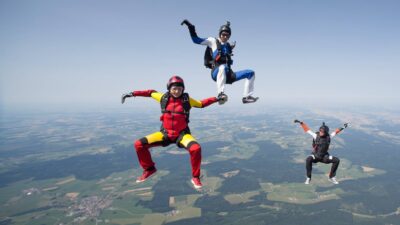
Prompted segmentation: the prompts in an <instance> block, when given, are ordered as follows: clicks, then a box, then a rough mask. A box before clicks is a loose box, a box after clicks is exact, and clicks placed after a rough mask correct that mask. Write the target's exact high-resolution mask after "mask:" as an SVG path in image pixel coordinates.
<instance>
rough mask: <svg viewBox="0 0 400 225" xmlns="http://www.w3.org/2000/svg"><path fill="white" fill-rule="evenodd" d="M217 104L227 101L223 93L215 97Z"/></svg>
mask: <svg viewBox="0 0 400 225" xmlns="http://www.w3.org/2000/svg"><path fill="white" fill-rule="evenodd" d="M217 101H218V104H220V105H222V104H225V102H227V101H228V96H227V95H226V94H224V93H220V94H219V95H218V97H217Z"/></svg>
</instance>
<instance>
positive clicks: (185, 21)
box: [181, 19, 194, 28]
mask: <svg viewBox="0 0 400 225" xmlns="http://www.w3.org/2000/svg"><path fill="white" fill-rule="evenodd" d="M183 24H185V25H186V26H188V28H191V27H193V28H194V25H193V24H191V23H190V22H189V20H187V19H184V20H183V21H182V23H181V25H182V26H183Z"/></svg>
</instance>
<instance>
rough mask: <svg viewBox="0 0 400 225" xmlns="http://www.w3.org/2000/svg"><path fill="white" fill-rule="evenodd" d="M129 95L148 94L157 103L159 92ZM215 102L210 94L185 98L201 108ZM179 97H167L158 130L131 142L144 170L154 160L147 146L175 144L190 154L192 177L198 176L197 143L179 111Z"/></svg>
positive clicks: (160, 96) (150, 166)
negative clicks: (201, 97) (206, 96)
mask: <svg viewBox="0 0 400 225" xmlns="http://www.w3.org/2000/svg"><path fill="white" fill-rule="evenodd" d="M132 93H133V96H135V97H136V96H142V97H152V98H153V99H155V100H156V101H157V102H160V101H161V99H162V97H163V95H164V94H162V93H159V92H157V91H155V90H145V91H134V92H132ZM215 102H217V98H215V97H211V98H207V99H204V100H201V101H198V100H195V99H192V98H190V97H189V103H190V106H191V107H195V108H204V107H207V106H209V105H211V104H213V103H215ZM183 104H184V103H183V98H182V96H181V97H180V98H174V97H172V96H170V97H169V100H168V103H167V105H166V110H165V111H166V112H165V113H163V114H162V115H161V117H160V120H161V121H162V127H163V129H162V131H157V132H155V133H152V134H149V135H147V136H145V137H143V138H141V139H139V140H136V141H135V149H136V153H137V156H138V159H139V163H140V165H141V166H142V168H143V169H144V170H152V169H154V165H155V164H154V162H153V160H152V158H151V154H150V151H149V148H151V147H156V146H168V145H170V144H172V143H176V144H177V145H178V146H179V147H183V148H185V149H186V150H188V151H189V153H190V162H191V164H192V175H193V177H199V176H200V164H201V146H200V145H199V143H197V141H196V139H195V138H194V137H193V136H192V135H191V134H190V131H189V127H188V120H187V118H186V117H187V116H186V115H185V114H184V113H183V112H184V106H183Z"/></svg>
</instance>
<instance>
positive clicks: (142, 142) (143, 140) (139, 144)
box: [135, 138, 148, 152]
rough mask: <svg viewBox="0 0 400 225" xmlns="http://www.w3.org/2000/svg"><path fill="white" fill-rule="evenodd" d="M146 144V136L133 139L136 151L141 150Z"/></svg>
mask: <svg viewBox="0 0 400 225" xmlns="http://www.w3.org/2000/svg"><path fill="white" fill-rule="evenodd" d="M146 144H148V143H147V139H146V138H141V139H139V140H136V141H135V149H136V151H137V152H138V151H141V150H143V148H144V146H145V145H146Z"/></svg>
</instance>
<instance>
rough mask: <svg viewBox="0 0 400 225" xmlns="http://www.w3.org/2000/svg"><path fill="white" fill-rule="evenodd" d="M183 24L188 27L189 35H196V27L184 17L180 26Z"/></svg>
mask: <svg viewBox="0 0 400 225" xmlns="http://www.w3.org/2000/svg"><path fill="white" fill-rule="evenodd" d="M184 24H185V25H186V26H187V27H188V28H189V33H190V36H191V37H197V33H196V28H195V27H194V25H193V24H191V23H190V22H189V20H186V19H185V20H183V21H182V23H181V25H182V26H183V25H184Z"/></svg>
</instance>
